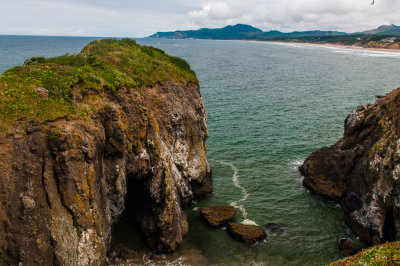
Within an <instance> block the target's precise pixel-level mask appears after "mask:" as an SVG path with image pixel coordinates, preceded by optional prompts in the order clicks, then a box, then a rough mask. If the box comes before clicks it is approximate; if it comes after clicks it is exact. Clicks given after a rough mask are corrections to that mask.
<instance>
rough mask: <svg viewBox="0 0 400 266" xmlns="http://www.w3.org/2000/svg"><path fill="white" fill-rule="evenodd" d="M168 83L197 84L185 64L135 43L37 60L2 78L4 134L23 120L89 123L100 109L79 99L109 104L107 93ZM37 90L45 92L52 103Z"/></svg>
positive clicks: (97, 44) (0, 127)
mask: <svg viewBox="0 0 400 266" xmlns="http://www.w3.org/2000/svg"><path fill="white" fill-rule="evenodd" d="M165 81H173V82H176V83H179V84H186V83H188V82H193V83H198V80H197V78H196V75H195V73H194V72H193V71H192V70H191V69H190V66H189V64H188V63H187V62H186V61H184V60H183V59H180V58H177V57H171V56H168V55H167V54H165V52H164V51H162V50H160V49H157V48H153V47H147V46H140V45H138V44H136V42H135V41H134V40H131V39H122V40H115V39H105V40H100V41H94V42H91V43H89V44H88V45H87V46H86V47H85V48H84V49H83V50H82V52H80V53H79V54H74V55H68V54H66V55H63V56H58V57H53V58H44V57H33V58H31V59H28V60H26V61H25V65H24V66H18V67H14V68H12V69H9V70H7V71H6V72H4V73H3V74H2V75H0V132H6V130H7V128H8V127H9V126H10V125H11V124H13V123H15V122H16V121H19V120H22V121H27V120H32V119H33V120H35V121H38V122H45V121H52V120H55V119H57V118H60V117H65V118H66V119H67V120H69V119H73V118H80V117H87V116H88V115H89V113H90V112H91V111H93V110H95V108H93V106H91V105H90V104H87V101H85V100H82V101H80V102H79V103H78V101H74V99H75V98H79V99H81V98H82V99H85V97H86V98H87V97H88V95H93V94H97V95H99V96H100V97H99V96H98V97H97V101H103V102H104V101H106V99H105V97H104V93H105V92H106V91H107V90H111V91H112V92H113V93H118V91H119V90H121V89H126V90H127V91H130V90H131V89H136V90H137V91H139V92H140V91H141V90H143V89H145V88H146V87H149V86H154V85H156V84H157V83H162V82H165ZM34 88H45V89H46V90H48V97H41V96H40V95H39V92H38V91H37V90H35V89H34ZM77 96H79V97H77Z"/></svg>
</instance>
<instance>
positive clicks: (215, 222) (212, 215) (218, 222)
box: [200, 205, 236, 227]
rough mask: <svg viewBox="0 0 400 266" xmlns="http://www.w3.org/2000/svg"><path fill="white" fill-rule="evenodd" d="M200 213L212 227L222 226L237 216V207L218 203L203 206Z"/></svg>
mask: <svg viewBox="0 0 400 266" xmlns="http://www.w3.org/2000/svg"><path fill="white" fill-rule="evenodd" d="M200 215H201V216H202V217H203V218H204V219H205V220H206V221H207V222H208V224H209V225H211V226H212V227H221V226H224V225H226V224H227V223H228V222H230V221H232V220H233V218H235V215H236V209H235V207H232V206H225V205H216V206H210V207H204V208H201V210H200Z"/></svg>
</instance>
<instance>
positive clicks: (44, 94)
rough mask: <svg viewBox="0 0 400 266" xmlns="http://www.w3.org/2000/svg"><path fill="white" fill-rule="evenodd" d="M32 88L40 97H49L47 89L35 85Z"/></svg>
mask: <svg viewBox="0 0 400 266" xmlns="http://www.w3.org/2000/svg"><path fill="white" fill-rule="evenodd" d="M33 90H35V91H37V92H38V95H39V98H40V99H45V98H48V97H49V91H48V90H46V89H45V88H43V87H36V88H33Z"/></svg>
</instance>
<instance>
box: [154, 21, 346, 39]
mask: <svg viewBox="0 0 400 266" xmlns="http://www.w3.org/2000/svg"><path fill="white" fill-rule="evenodd" d="M346 34H347V33H345V32H338V31H319V30H316V31H295V32H290V33H284V32H280V31H276V30H272V31H267V32H264V31H262V30H260V29H258V28H255V27H253V26H250V25H245V24H237V25H234V26H226V27H224V28H217V29H209V28H203V29H199V30H187V31H170V32H157V33H156V34H153V35H151V36H149V38H168V39H218V40H270V39H274V38H284V37H296V38H298V37H313V36H337V35H346Z"/></svg>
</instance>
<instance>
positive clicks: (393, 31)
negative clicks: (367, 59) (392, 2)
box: [362, 24, 400, 35]
mask: <svg viewBox="0 0 400 266" xmlns="http://www.w3.org/2000/svg"><path fill="white" fill-rule="evenodd" d="M362 33H364V34H372V35H400V26H396V25H394V24H392V25H390V26H385V25H382V26H380V27H378V28H377V29H374V30H367V31H363V32H362Z"/></svg>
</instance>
